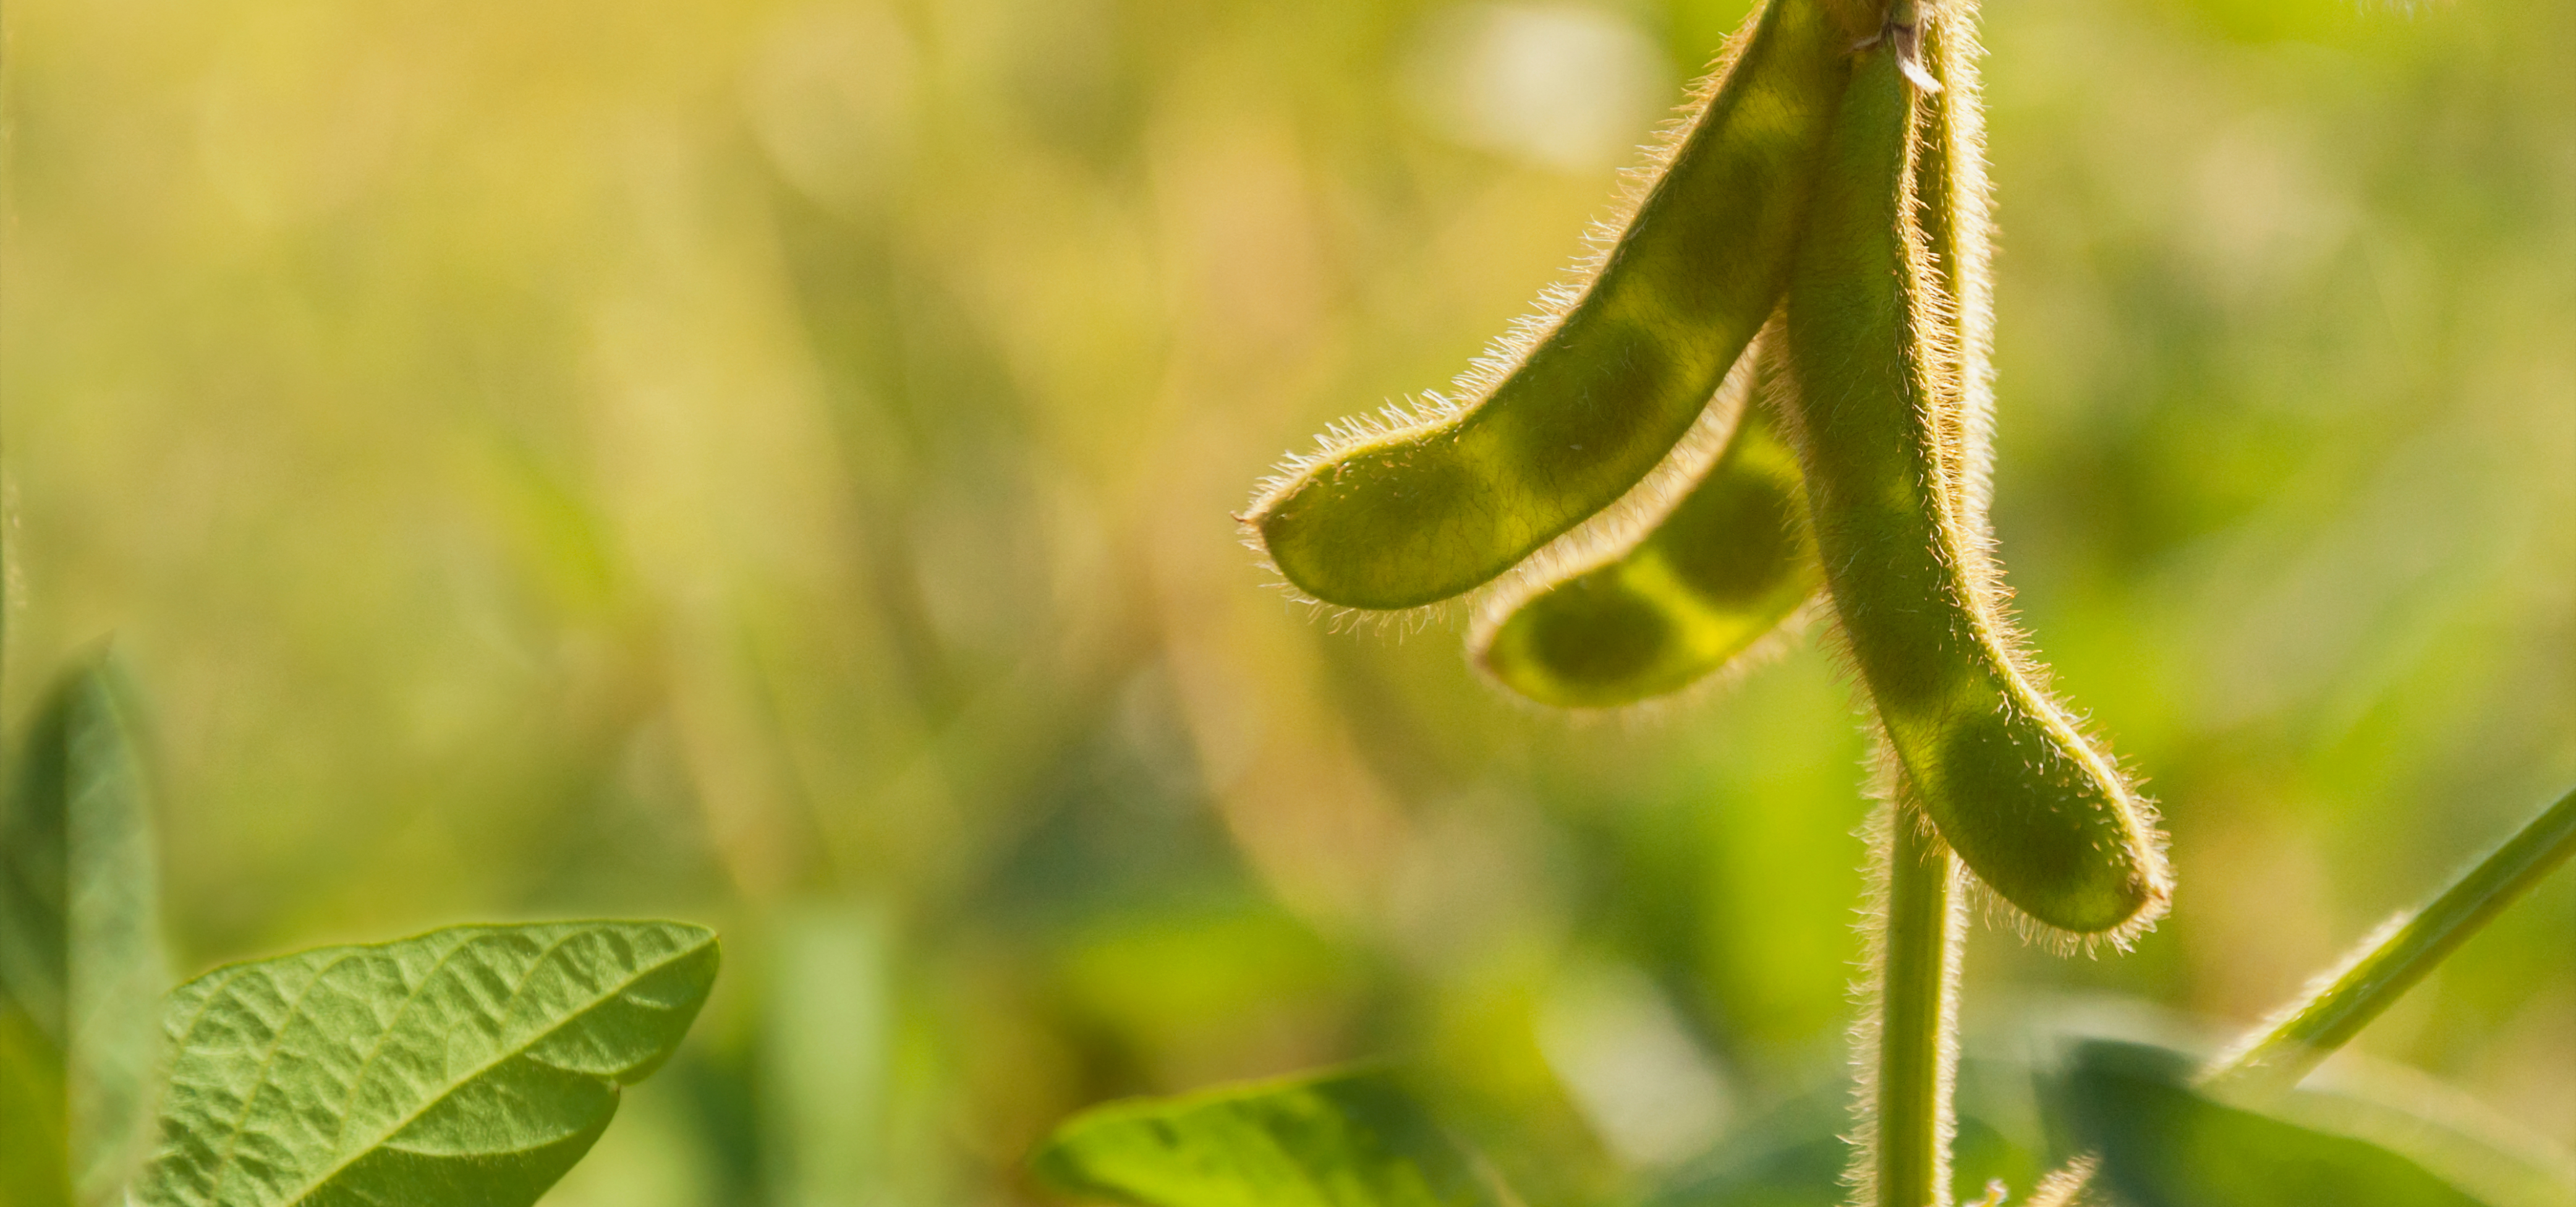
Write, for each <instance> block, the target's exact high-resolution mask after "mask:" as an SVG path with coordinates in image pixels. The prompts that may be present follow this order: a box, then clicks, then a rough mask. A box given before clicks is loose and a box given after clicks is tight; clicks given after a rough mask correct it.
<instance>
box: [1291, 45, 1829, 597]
mask: <svg viewBox="0 0 2576 1207" xmlns="http://www.w3.org/2000/svg"><path fill="white" fill-rule="evenodd" d="M1849 46H1850V39H1849V38H1848V37H1847V36H1846V35H1845V34H1844V32H1843V29H1842V25H1841V23H1840V22H1839V20H1837V19H1836V18H1835V16H1834V15H1833V14H1832V13H1831V12H1829V11H1827V9H1826V7H1825V6H1824V4H1823V3H1822V0H1771V2H1770V3H1769V4H1768V5H1766V6H1765V7H1764V8H1763V9H1762V10H1761V11H1760V12H1759V13H1758V14H1756V15H1755V17H1754V18H1753V19H1752V20H1751V22H1750V23H1749V32H1747V33H1746V34H1743V35H1741V36H1739V38H1738V39H1737V40H1736V42H1735V48H1734V50H1733V52H1732V57H1731V58H1730V59H1728V60H1727V61H1726V62H1725V64H1724V65H1723V66H1721V67H1720V69H1719V70H1718V71H1717V72H1716V73H1715V74H1714V75H1713V76H1712V77H1711V83H1710V86H1708V87H1706V89H1705V92H1706V100H1705V101H1704V102H1703V103H1702V104H1701V105H1700V106H1699V108H1698V111H1697V112H1696V113H1695V114H1693V115H1692V116H1690V117H1689V118H1688V119H1687V120H1686V122H1685V123H1684V124H1683V125H1682V126H1681V127H1680V130H1679V137H1678V138H1677V139H1675V140H1673V142H1672V143H1671V144H1670V145H1669V147H1668V148H1667V149H1666V150H1665V151H1664V152H1663V153H1662V154H1661V155H1660V156H1659V158H1660V161H1661V164H1660V170H1659V172H1658V174H1656V175H1655V176H1654V177H1653V179H1652V181H1651V183H1649V184H1647V185H1646V186H1645V187H1644V189H1643V192H1642V198H1641V199H1640V200H1639V201H1638V202H1637V204H1636V208H1635V212H1634V214H1633V216H1632V217H1630V218H1629V220H1628V221H1627V223H1626V225H1625V227H1624V229H1623V230H1622V231H1621V233H1620V234H1619V236H1618V238H1617V240H1616V242H1615V243H1612V244H1611V245H1610V246H1608V247H1607V249H1606V250H1604V251H1602V252H1601V253H1600V254H1599V255H1598V256H1597V257H1596V258H1595V261H1594V263H1593V264H1592V265H1591V267H1590V270H1589V272H1588V274H1587V278H1586V279H1582V280H1579V281H1577V282H1576V283H1574V284H1573V285H1569V286H1566V287H1561V288H1559V289H1557V290H1552V291H1550V293H1549V294H1548V295H1547V297H1546V298H1545V299H1543V301H1542V306H1541V310H1540V312H1539V314H1537V315H1536V316H1534V317H1533V318H1530V319H1527V320H1524V321H1523V323H1522V324H1521V325H1520V327H1519V328H1518V329H1517V330H1516V331H1515V332H1514V333H1513V334H1512V335H1511V336H1509V337H1506V338H1505V339H1504V340H1502V341H1501V342H1500V343H1499V344H1498V345H1497V346H1496V348H1495V349H1494V350H1493V351H1491V352H1490V353H1489V354H1488V355H1487V356H1486V357H1485V358H1483V359H1481V360H1479V361H1478V362H1477V364H1476V366H1475V367H1473V368H1471V369H1470V370H1469V371H1468V372H1467V373H1466V374H1465V375H1464V376H1462V377H1461V378H1460V379H1459V383H1458V393H1459V395H1460V397H1461V399H1462V400H1463V401H1454V402H1453V401H1451V400H1448V399H1446V398H1444V397H1442V396H1440V395H1436V394H1435V395H1432V396H1430V397H1428V398H1427V399H1426V400H1425V405H1424V406H1423V408H1422V413H1421V414H1420V415H1419V416H1417V417H1408V418H1402V419H1401V420H1400V421H1399V422H1398V423H1397V424H1396V425H1395V426H1393V427H1391V428H1390V427H1386V426H1382V425H1373V424H1366V423H1362V424H1359V425H1345V426H1343V427H1342V428H1340V429H1338V431H1337V433H1336V435H1335V436H1334V437H1332V438H1330V439H1329V440H1328V442H1327V445H1326V447H1325V448H1324V450H1323V451H1322V452H1320V453H1318V454H1317V455H1315V456H1312V457H1304V458H1297V459H1293V460H1292V461H1291V462H1290V463H1289V464H1288V465H1287V466H1286V467H1285V468H1284V469H1283V471H1282V473H1281V475H1280V476H1279V477H1278V478H1276V479H1274V480H1272V481H1271V482H1269V483H1266V484H1265V488H1264V489H1263V491H1262V493H1261V495H1260V496H1259V497H1258V498H1256V499H1255V500H1254V501H1253V504H1252V507H1251V510H1250V511H1249V512H1248V513H1247V514H1246V515H1245V516H1243V517H1242V519H1243V522H1244V524H1245V526H1246V528H1247V529H1248V531H1249V534H1250V535H1251V536H1252V538H1253V539H1254V540H1255V541H1256V542H1257V543H1258V545H1259V547H1260V548H1261V549H1262V550H1263V551H1264V552H1265V553H1266V554H1267V555H1268V557H1269V559H1270V562H1271V564H1272V565H1274V566H1276V567H1277V568H1278V570H1279V572H1280V574H1281V575H1282V576H1283V577H1284V578H1286V579H1287V581H1288V583H1289V584H1290V585H1291V586H1293V587H1295V588H1296V589H1297V590H1299V591H1302V592H1304V593H1305V594H1307V595H1308V596H1311V597H1312V598H1314V599H1316V600H1320V601H1322V602H1324V603H1326V604H1331V605H1336V606H1340V607H1348V608H1357V609H1366V610H1385V611H1393V610H1401V609H1406V608H1414V607H1420V606H1423V605H1426V604H1432V603H1437V602H1439V601H1441V600H1444V599H1448V598H1451V597H1453V596H1456V595H1459V594H1462V593H1464V592H1467V591H1469V590H1472V589H1474V588H1476V587H1478V586H1480V585H1482V584H1484V583H1486V582H1489V581H1491V580H1492V579H1494V578H1495V577H1496V576H1498V575H1501V574H1502V573H1503V572H1505V571H1507V570H1509V569H1511V568H1512V566H1514V565H1515V564H1517V563H1519V562H1520V561H1521V560H1522V559H1523V558H1526V557H1527V556H1529V555H1530V553H1532V552H1533V551H1535V550H1537V549H1538V548H1539V547H1541V546H1543V545H1545V544H1547V543H1548V542H1549V541H1551V540H1553V539H1555V538H1556V537H1557V536H1559V535H1561V534H1563V533H1564V532H1566V531H1567V530H1568V529H1570V528H1572V527H1574V526H1575V525H1576V524H1579V523H1581V522H1582V521H1583V520H1584V519H1585V518H1586V517H1588V516H1591V515H1592V514H1594V513H1595V512H1598V511H1600V510H1602V509H1603V508H1604V507H1607V506H1609V505H1610V504H1611V503H1613V502H1615V501H1617V500H1618V499H1619V498H1620V496H1621V495H1622V494H1623V493H1625V492H1626V491H1628V490H1629V488H1631V487H1632V486H1635V485H1636V484H1637V483H1638V482H1639V481H1640V480H1641V479H1643V478H1644V477H1645V476H1646V475H1647V474H1648V473H1649V472H1650V471H1651V470H1653V469H1654V468H1655V466H1656V464H1657V463H1658V462H1659V461H1660V460H1661V459H1662V458H1663V457H1664V456H1665V454H1666V453H1667V452H1669V451H1670V450H1672V449H1673V447H1674V445H1675V444H1676V443H1677V442H1679V441H1680V440H1681V439H1682V437H1683V435H1684V434H1685V433H1687V432H1688V431H1689V430H1690V429H1691V427H1692V425H1693V424H1694V423H1695V422H1696V421H1697V420H1698V419H1699V416H1700V413H1701V412H1702V410H1703V409H1705V408H1706V407H1707V405H1708V404H1709V400H1710V398H1711V397H1712V395H1714V394H1715V393H1716V392H1717V388H1718V385H1719V383H1720V382H1721V380H1723V378H1724V377H1725V375H1726V373H1727V371H1728V369H1729V368H1730V367H1731V366H1732V365H1733V364H1734V363H1735V361H1736V359H1737V358H1738V357H1739V356H1740V355H1741V354H1742V353H1743V351H1744V348H1745V346H1746V345H1747V344H1748V343H1749V342H1750V341H1751V340H1752V338H1753V336H1754V334H1755V333H1756V332H1757V331H1759V330H1760V329H1761V328H1762V325H1763V323H1764V322H1765V321H1766V320H1767V319H1768V318H1769V317H1770V315H1771V313H1772V311H1773V310H1774V308H1775V307H1776V305H1777V303H1778V301H1779V298H1780V294H1781V291H1782V289H1783V288H1785V286H1786V283H1787V279H1788V273H1789V265H1790V260H1791V258H1792V256H1793V254H1794V252H1795V245H1796V243H1797V237H1798V232H1799V229H1800V227H1801V224H1802V219H1803V215H1804V214H1805V211H1806V207H1807V201H1808V193H1809V191H1810V187H1811V185H1812V183H1813V180H1814V177H1815V171H1816V165H1817V163H1818V158H1819V154H1818V153H1819V152H1820V151H1821V150H1822V149H1823V146H1824V140H1825V135H1826V131H1827V128H1828V127H1829V126H1830V124H1831V122H1832V118H1833V113H1834V109H1835V107H1836V104H1837V102H1838V99H1839V97H1840V95H1841V93H1842V89H1843V86H1844V83H1845V81H1846V80H1847V79H1848V78H1849V75H1850V68H1849V58H1848V54H1847V52H1848V49H1849Z"/></svg>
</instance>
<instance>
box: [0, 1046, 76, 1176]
mask: <svg viewBox="0 0 2576 1207" xmlns="http://www.w3.org/2000/svg"><path fill="white" fill-rule="evenodd" d="M0 1120H6V1121H7V1124H8V1126H6V1127H0V1203H8V1204H11V1205H12V1207H18V1205H21V1204H23V1205H24V1207H43V1205H47V1204H54V1203H67V1202H70V1201H71V1194H72V1187H71V1175H70V1172H69V1171H68V1170H66V1169H65V1168H64V1167H63V1161H64V1158H65V1156H67V1155H68V1154H69V1152H70V1148H71V1146H70V1145H69V1144H68V1143H67V1142H66V1138H65V1136H64V1135H63V1124H64V1120H63V1061H62V1051H61V1050H60V1049H58V1048H56V1047H54V1045H53V1043H52V1042H51V1041H49V1040H47V1039H46V1038H45V1037H44V1035H43V1034H42V1033H41V1032H39V1031H37V1030H36V1020H35V1019H34V1018H32V1017H30V1016H29V1015H28V1014H27V1012H26V1011H24V1010H21V1009H18V1008H17V1007H16V1006H15V1005H14V1004H12V1003H10V1002H8V1001H0Z"/></svg>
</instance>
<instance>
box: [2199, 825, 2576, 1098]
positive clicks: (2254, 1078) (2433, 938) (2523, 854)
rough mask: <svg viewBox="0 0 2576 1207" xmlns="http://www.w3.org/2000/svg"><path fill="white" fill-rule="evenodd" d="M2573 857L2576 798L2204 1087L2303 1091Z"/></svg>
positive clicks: (2391, 931) (2373, 941)
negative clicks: (2311, 1074)
mask: <svg viewBox="0 0 2576 1207" xmlns="http://www.w3.org/2000/svg"><path fill="white" fill-rule="evenodd" d="M2570 854H2576V791H2570V792H2569V793H2567V794H2566V795H2565V796H2561V797H2559V798H2558V802H2557V803H2556V804H2553V805H2551V806H2549V807H2548V808H2546V809H2543V810H2541V811H2540V814H2539V816H2537V817H2534V818H2532V819H2531V820H2530V821H2529V822H2528V823H2526V824H2524V826H2523V827H2522V829H2520V830H2518V831H2516V832H2515V833H2514V835H2513V837H2511V838H2508V839H2506V840H2505V842H2504V845H2502V846H2500V847H2497V848H2496V849H2495V851H2494V852H2493V853H2492V854H2489V855H2488V856H2487V857H2486V858H2484V859H2481V860H2479V861H2478V862H2477V864H2476V865H2475V866H2473V867H2471V868H2469V870H2467V871H2465V872H2463V873H2461V874H2460V876H2459V877H2458V878H2457V879H2455V880H2453V881H2452V882H2451V885H2450V887H2449V888H2446V889H2443V890H2442V893H2441V895H2440V896H2438V897H2435V898H2434V899H2433V901H2432V903H2431V904H2429V905H2426V906H2425V907H2424V908H2422V909H2420V910H2417V911H2415V912H2414V913H2413V914H2411V915H2404V914H2401V915H2399V916H2398V917H2397V918H2395V919H2393V920H2391V921H2390V922H2389V924H2388V925H2386V926H2384V927H2382V928H2381V929H2380V931H2379V933H2377V934H2375V935H2372V936H2371V937H2370V938H2369V939H2366V940H2364V941H2363V942H2362V944H2361V946H2360V947H2359V948H2358V949H2357V950H2356V951H2355V952H2354V953H2353V954H2352V955H2351V956H2350V957H2347V958H2346V960H2345V962H2344V964H2343V966H2342V968H2341V969H2340V970H2339V971H2338V972H2336V973H2335V974H2333V975H2331V976H2328V977H2324V978H2320V979H2319V981H2318V982H2317V984H2316V985H2315V986H2314V987H2313V988H2312V989H2310V991H2309V992H2308V993H2307V994H2305V995H2304V996H2302V997H2301V998H2300V999H2299V1000H2298V1001H2296V1002H2293V1003H2291V1004H2290V1005H2289V1006H2288V1007H2287V1008H2286V1009H2284V1010H2282V1011H2281V1012H2280V1013H2279V1014H2277V1015H2275V1016H2274V1021H2273V1022H2271V1023H2270V1024H2268V1025H2266V1026H2265V1027H2263V1028H2262V1029H2261V1030H2258V1031H2256V1032H2255V1033H2254V1034H2253V1035H2251V1036H2249V1037H2248V1038H2247V1039H2246V1041H2245V1042H2244V1043H2242V1044H2240V1045H2239V1046H2238V1047H2237V1048H2236V1049H2235V1050H2234V1051H2232V1052H2231V1053H2230V1054H2228V1055H2226V1056H2223V1057H2221V1058H2219V1060H2218V1061H2217V1062H2215V1063H2214V1064H2213V1065H2212V1066H2211V1068H2210V1070H2209V1072H2208V1073H2207V1074H2206V1075H2205V1078H2204V1080H2205V1081H2206V1082H2208V1083H2209V1084H2211V1085H2212V1086H2222V1085H2223V1086H2225V1087H2227V1088H2228V1089H2231V1090H2236V1091H2240V1092H2247V1093H2253V1094H2263V1093H2269V1092H2273V1091H2278V1090H2283V1089H2287V1088H2289V1087H2290V1086H2293V1085H2296V1084H2297V1083H2298V1081H2299V1079H2300V1078H2302V1077H2305V1076H2307V1075H2308V1071H2309V1070H2311V1069H2314V1068H2315V1067H2316V1066H2317V1064H2318V1063H2319V1062H2321V1061H2323V1060H2324V1059H2325V1058H2326V1057H2328V1056H2330V1055H2332V1054H2333V1053H2334V1051H2335V1049H2337V1048H2340V1047H2342V1046H2344V1045H2345V1044H2347V1043H2349V1042H2351V1041H2352V1037H2353V1036H2355V1035H2358V1034H2360V1033H2361V1029H2362V1028H2363V1027H2366V1026H2369V1025H2370V1021H2371V1020H2372V1019H2375V1018H2377V1017H2379V1015H2380V1012H2382V1011H2384V1010H2386V1009H2388V1007H2389V1006H2390V1005H2391V1004H2393V1003H2395V1002H2396V1001H2397V999H2398V998H2399V997H2402V996H2404V995H2405V993H2406V991H2407V990H2408V989H2411V988H2413V987H2414V986H2415V983H2416V982H2417V981H2420V980H2423V979H2424V975H2425V974H2426V973H2429V972H2431V971H2432V970H2433V968H2434V966H2435V965H2438V964H2440V963H2441V962H2442V960H2443V959H2444V958H2445V957H2447V956H2449V955H2450V954H2451V953H2452V952H2453V951H2455V950H2457V949H2458V948H2459V946H2460V944H2462V943H2465V942H2467V941H2468V939H2469V936H2471V935H2474V934H2476V933H2478V930H2479V929H2480V928H2481V927H2484V926H2485V925H2486V924H2487V922H2488V920H2489V919H2492V918H2494V917H2495V916H2496V915H2497V914H2499V913H2502V912H2503V911H2504V909H2505V907H2506V906H2509V905H2511V904H2513V903H2514V901H2515V900H2517V899H2518V898H2520V897H2521V896H2522V895H2523V893H2525V892H2527V891H2529V890H2530V888H2531V886H2532V885H2534V884H2537V883H2539V882H2540V880H2541V878H2542V877H2544V876H2547V875H2548V874H2549V873H2550V871H2551V869H2553V868H2556V867H2557V866H2558V865H2559V864H2561V863H2564V862H2566V861H2567V857H2568V856H2569V855H2570Z"/></svg>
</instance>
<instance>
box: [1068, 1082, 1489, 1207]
mask: <svg viewBox="0 0 2576 1207" xmlns="http://www.w3.org/2000/svg"><path fill="white" fill-rule="evenodd" d="M1037 1168H1038V1172H1039V1174H1040V1175H1041V1176H1042V1177H1044V1178H1045V1179H1047V1180H1048V1181H1049V1182H1052V1183H1054V1184H1055V1185H1056V1186H1057V1187H1058V1188H1059V1189H1062V1190H1064V1191H1066V1192H1068V1193H1071V1194H1076V1195H1084V1196H1090V1197H1095V1198H1105V1199H1110V1200H1114V1201H1117V1202H1122V1203H1133V1204H1138V1205H1139V1207H1309V1205H1313V1207H1325V1205H1330V1207H1429V1205H1431V1204H1441V1205H1444V1207H1501V1205H1502V1204H1505V1203H1509V1202H1511V1201H1512V1199H1511V1198H1510V1197H1509V1195H1508V1194H1506V1193H1505V1192H1504V1191H1503V1190H1502V1189H1501V1187H1499V1186H1498V1185H1497V1184H1496V1183H1495V1181H1494V1179H1493V1178H1492V1177H1491V1176H1490V1175H1488V1174H1487V1173H1485V1172H1484V1171H1483V1170H1482V1169H1480V1168H1479V1162H1478V1161H1477V1160H1476V1159H1475V1158H1474V1157H1473V1156H1471V1155H1470V1154H1468V1153H1467V1152H1465V1151H1464V1150H1463V1149H1461V1148H1460V1147H1459V1146H1458V1144H1457V1143H1456V1142H1455V1141H1453V1140H1451V1139H1450V1138H1449V1137H1448V1135H1447V1134H1445V1133H1443V1132H1442V1131H1441V1130H1440V1127H1439V1125H1438V1124H1436V1123H1434V1122H1432V1120H1431V1117H1430V1115H1429V1114H1428V1113H1427V1112H1426V1111H1424V1109H1423V1108H1422V1106H1421V1104H1420V1103H1418V1102H1416V1101H1415V1100H1414V1099H1413V1097H1412V1095H1410V1094H1408V1093H1406V1092H1405V1091H1404V1090H1403V1088H1402V1087H1400V1086H1398V1085H1397V1084H1396V1083H1395V1081H1394V1080H1393V1079H1392V1078H1390V1077H1389V1076H1387V1075H1386V1074H1384V1073H1382V1072H1375V1071H1362V1072H1344V1073H1333V1074H1327V1075H1324V1076H1320V1077H1311V1078H1300V1079H1295V1080H1289V1081H1280V1082H1270V1083H1264V1084H1259V1085H1253V1086H1248V1087H1230V1088H1227V1089H1222V1090H1217V1091H1213V1092H1210V1093H1206V1094H1198V1095H1192V1096H1189V1097H1185V1098H1174V1099H1159V1100H1152V1101H1143V1102H1129V1103H1116V1104H1112V1105H1110V1106H1105V1107H1101V1108H1099V1109H1096V1110H1093V1111H1090V1112H1088V1113H1085V1114H1083V1115H1079V1116H1076V1117H1075V1118H1074V1119H1073V1120H1072V1121H1071V1122H1068V1123H1066V1124H1065V1125H1064V1126H1063V1127H1062V1128H1060V1129H1058V1130H1057V1131H1056V1134H1055V1135H1054V1137H1053V1138H1051V1139H1050V1140H1048V1141H1047V1144H1046V1147H1045V1148H1043V1149H1041V1150H1040V1151H1039V1153H1038V1156H1037Z"/></svg>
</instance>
